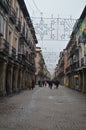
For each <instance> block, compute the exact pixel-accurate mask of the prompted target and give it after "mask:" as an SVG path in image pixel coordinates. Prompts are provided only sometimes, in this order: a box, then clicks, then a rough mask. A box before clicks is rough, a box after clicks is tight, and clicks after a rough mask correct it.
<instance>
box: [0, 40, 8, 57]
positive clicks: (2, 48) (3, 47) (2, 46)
mask: <svg viewBox="0 0 86 130" xmlns="http://www.w3.org/2000/svg"><path fill="white" fill-rule="evenodd" d="M0 53H2V54H4V55H6V56H8V55H9V43H8V42H7V41H6V40H5V39H2V38H0Z"/></svg>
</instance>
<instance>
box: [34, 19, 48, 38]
mask: <svg viewBox="0 0 86 130" xmlns="http://www.w3.org/2000/svg"><path fill="white" fill-rule="evenodd" d="M35 29H36V33H37V34H39V36H40V38H41V40H43V38H44V36H45V35H47V34H48V32H49V31H50V29H49V27H48V25H47V24H45V22H44V20H43V17H41V19H40V22H39V23H37V24H36V25H35Z"/></svg>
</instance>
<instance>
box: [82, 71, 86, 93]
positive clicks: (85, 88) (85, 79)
mask: <svg viewBox="0 0 86 130" xmlns="http://www.w3.org/2000/svg"><path fill="white" fill-rule="evenodd" d="M82 92H83V93H85V92H86V72H85V70H83V86H82Z"/></svg>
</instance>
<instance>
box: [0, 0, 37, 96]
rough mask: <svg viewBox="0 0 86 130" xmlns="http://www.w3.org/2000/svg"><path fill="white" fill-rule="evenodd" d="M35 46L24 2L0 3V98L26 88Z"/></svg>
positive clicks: (32, 72) (6, 0) (32, 70)
mask: <svg viewBox="0 0 86 130" xmlns="http://www.w3.org/2000/svg"><path fill="white" fill-rule="evenodd" d="M36 43H37V39H36V36H35V30H34V28H33V24H32V22H31V18H30V15H29V13H28V10H27V8H26V5H25V2H24V0H0V96H4V95H9V94H12V93H15V92H18V91H20V90H22V89H25V88H27V87H29V80H30V78H31V79H34V78H35V77H34V75H35V62H34V58H35V47H36Z"/></svg>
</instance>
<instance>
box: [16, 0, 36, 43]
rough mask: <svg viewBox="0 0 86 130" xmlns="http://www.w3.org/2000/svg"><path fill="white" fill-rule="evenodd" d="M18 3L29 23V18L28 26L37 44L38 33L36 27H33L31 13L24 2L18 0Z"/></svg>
mask: <svg viewBox="0 0 86 130" xmlns="http://www.w3.org/2000/svg"><path fill="white" fill-rule="evenodd" d="M18 3H19V5H20V8H21V10H22V12H23V15H24V17H25V19H26V21H27V18H28V21H27V24H28V26H29V28H30V31H31V34H32V36H33V38H34V41H35V43H36V44H37V43H38V40H37V38H36V35H35V34H36V33H35V30H34V27H33V24H32V21H31V18H30V15H29V12H28V10H27V7H26V4H25V2H24V0H18Z"/></svg>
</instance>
